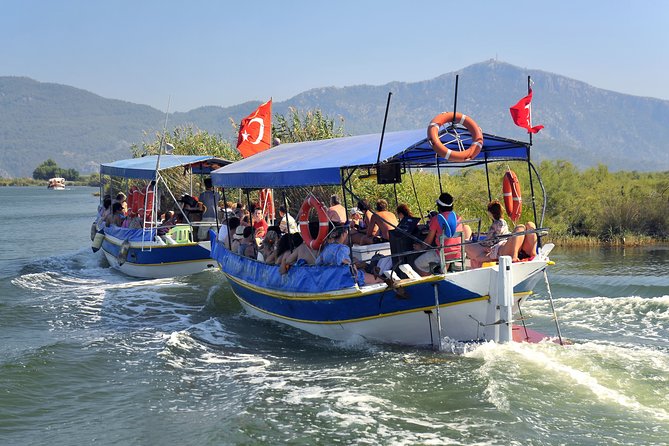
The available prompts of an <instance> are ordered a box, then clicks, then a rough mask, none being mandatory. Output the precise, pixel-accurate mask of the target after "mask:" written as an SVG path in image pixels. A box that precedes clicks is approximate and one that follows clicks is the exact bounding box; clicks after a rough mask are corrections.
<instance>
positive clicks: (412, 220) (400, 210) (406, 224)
mask: <svg viewBox="0 0 669 446" xmlns="http://www.w3.org/2000/svg"><path fill="white" fill-rule="evenodd" d="M395 212H397V219H398V220H399V221H400V222H399V224H398V225H397V227H398V228H400V229H402V230H404V231H406V232H408V233H409V234H413V233H414V232H415V231H416V227H417V226H418V222H419V221H420V219H419V218H418V217H414V216H413V214H412V213H411V209H409V205H408V204H406V203H402V204H400V205H399V206H397V210H396V211H395Z"/></svg>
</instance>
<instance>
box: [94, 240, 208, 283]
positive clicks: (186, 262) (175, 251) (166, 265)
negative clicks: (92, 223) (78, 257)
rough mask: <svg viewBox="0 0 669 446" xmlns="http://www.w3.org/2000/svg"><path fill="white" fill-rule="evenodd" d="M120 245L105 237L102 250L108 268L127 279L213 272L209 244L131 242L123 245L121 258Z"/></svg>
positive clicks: (120, 241) (118, 242)
mask: <svg viewBox="0 0 669 446" xmlns="http://www.w3.org/2000/svg"><path fill="white" fill-rule="evenodd" d="M122 246H123V240H120V239H117V238H115V237H112V236H109V235H105V239H104V241H103V242H102V251H103V252H104V254H105V257H106V258H107V261H108V262H109V265H110V266H111V267H112V268H115V269H117V270H119V271H121V272H122V273H124V274H126V275H128V276H131V277H138V278H144V279H160V278H165V277H177V276H187V275H190V274H196V273H199V272H202V271H207V270H215V269H217V266H216V262H215V261H214V260H212V259H211V258H210V249H209V246H210V242H200V243H188V244H179V245H158V244H155V243H153V242H147V243H142V242H131V243H129V244H127V254H126V255H125V259H123V257H122V256H121V248H122ZM124 260H125V261H124Z"/></svg>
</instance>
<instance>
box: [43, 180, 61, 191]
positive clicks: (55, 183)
mask: <svg viewBox="0 0 669 446" xmlns="http://www.w3.org/2000/svg"><path fill="white" fill-rule="evenodd" d="M46 188H47V189H51V190H65V178H60V177H55V178H49V184H48V185H47V186H46Z"/></svg>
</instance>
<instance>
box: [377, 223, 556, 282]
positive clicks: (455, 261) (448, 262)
mask: <svg viewBox="0 0 669 446" xmlns="http://www.w3.org/2000/svg"><path fill="white" fill-rule="evenodd" d="M476 221H477V220H463V221H462V222H461V223H472V222H476ZM549 229H550V228H535V229H526V230H524V231H517V232H512V233H510V234H505V235H498V236H496V237H495V239H496V240H497V241H501V240H504V239H509V238H511V237H518V236H521V235H527V234H537V235H538V236H544V235H547V234H548V231H549ZM454 237H460V242H459V243H450V244H449V245H447V246H448V247H449V248H454V247H459V248H460V253H459V254H460V257H459V258H452V259H448V258H446V259H444V261H443V263H442V264H441V265H439V266H440V267H441V268H440V272H439V273H440V274H443V273H445V272H446V271H447V269H446V266H447V265H448V266H450V265H451V264H458V263H460V268H461V271H465V269H466V267H465V262H466V246H468V245H474V244H479V243H481V242H482V241H483V240H479V239H476V240H471V239H470V240H465V238H464V237H465V235H464V233H463V232H457V233H455V234H454ZM412 238H415V237H412ZM417 240H419V239H417ZM420 242H421V243H422V244H423V245H424V246H425V248H424V249H412V250H407V251H402V252H397V253H391V254H387V255H381V256H380V257H378V259H381V258H390V259H401V258H405V257H414V256H418V255H420V254H424V253H426V252H430V251H436V250H441V249H443V248H444V247H443V246H428V245H427V244H426V243H425V242H424V241H423V240H420ZM399 264H400V262H393V271H394V270H395V269H396V268H397V267H398V266H399ZM435 273H437V272H436V271H435Z"/></svg>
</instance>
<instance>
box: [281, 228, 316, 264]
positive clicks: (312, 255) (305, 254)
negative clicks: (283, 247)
mask: <svg viewBox="0 0 669 446" xmlns="http://www.w3.org/2000/svg"><path fill="white" fill-rule="evenodd" d="M291 236H292V240H293V248H292V251H290V252H288V253H282V256H283V258H282V259H281V268H279V272H280V273H281V274H286V272H288V269H289V268H290V267H291V266H292V265H294V264H296V263H298V262H303V263H304V264H306V265H315V264H316V259H317V258H318V251H317V250H315V249H311V248H310V247H309V245H307V244H306V243H303V240H302V236H301V235H300V234H299V233H298V232H296V233H294V234H291Z"/></svg>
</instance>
